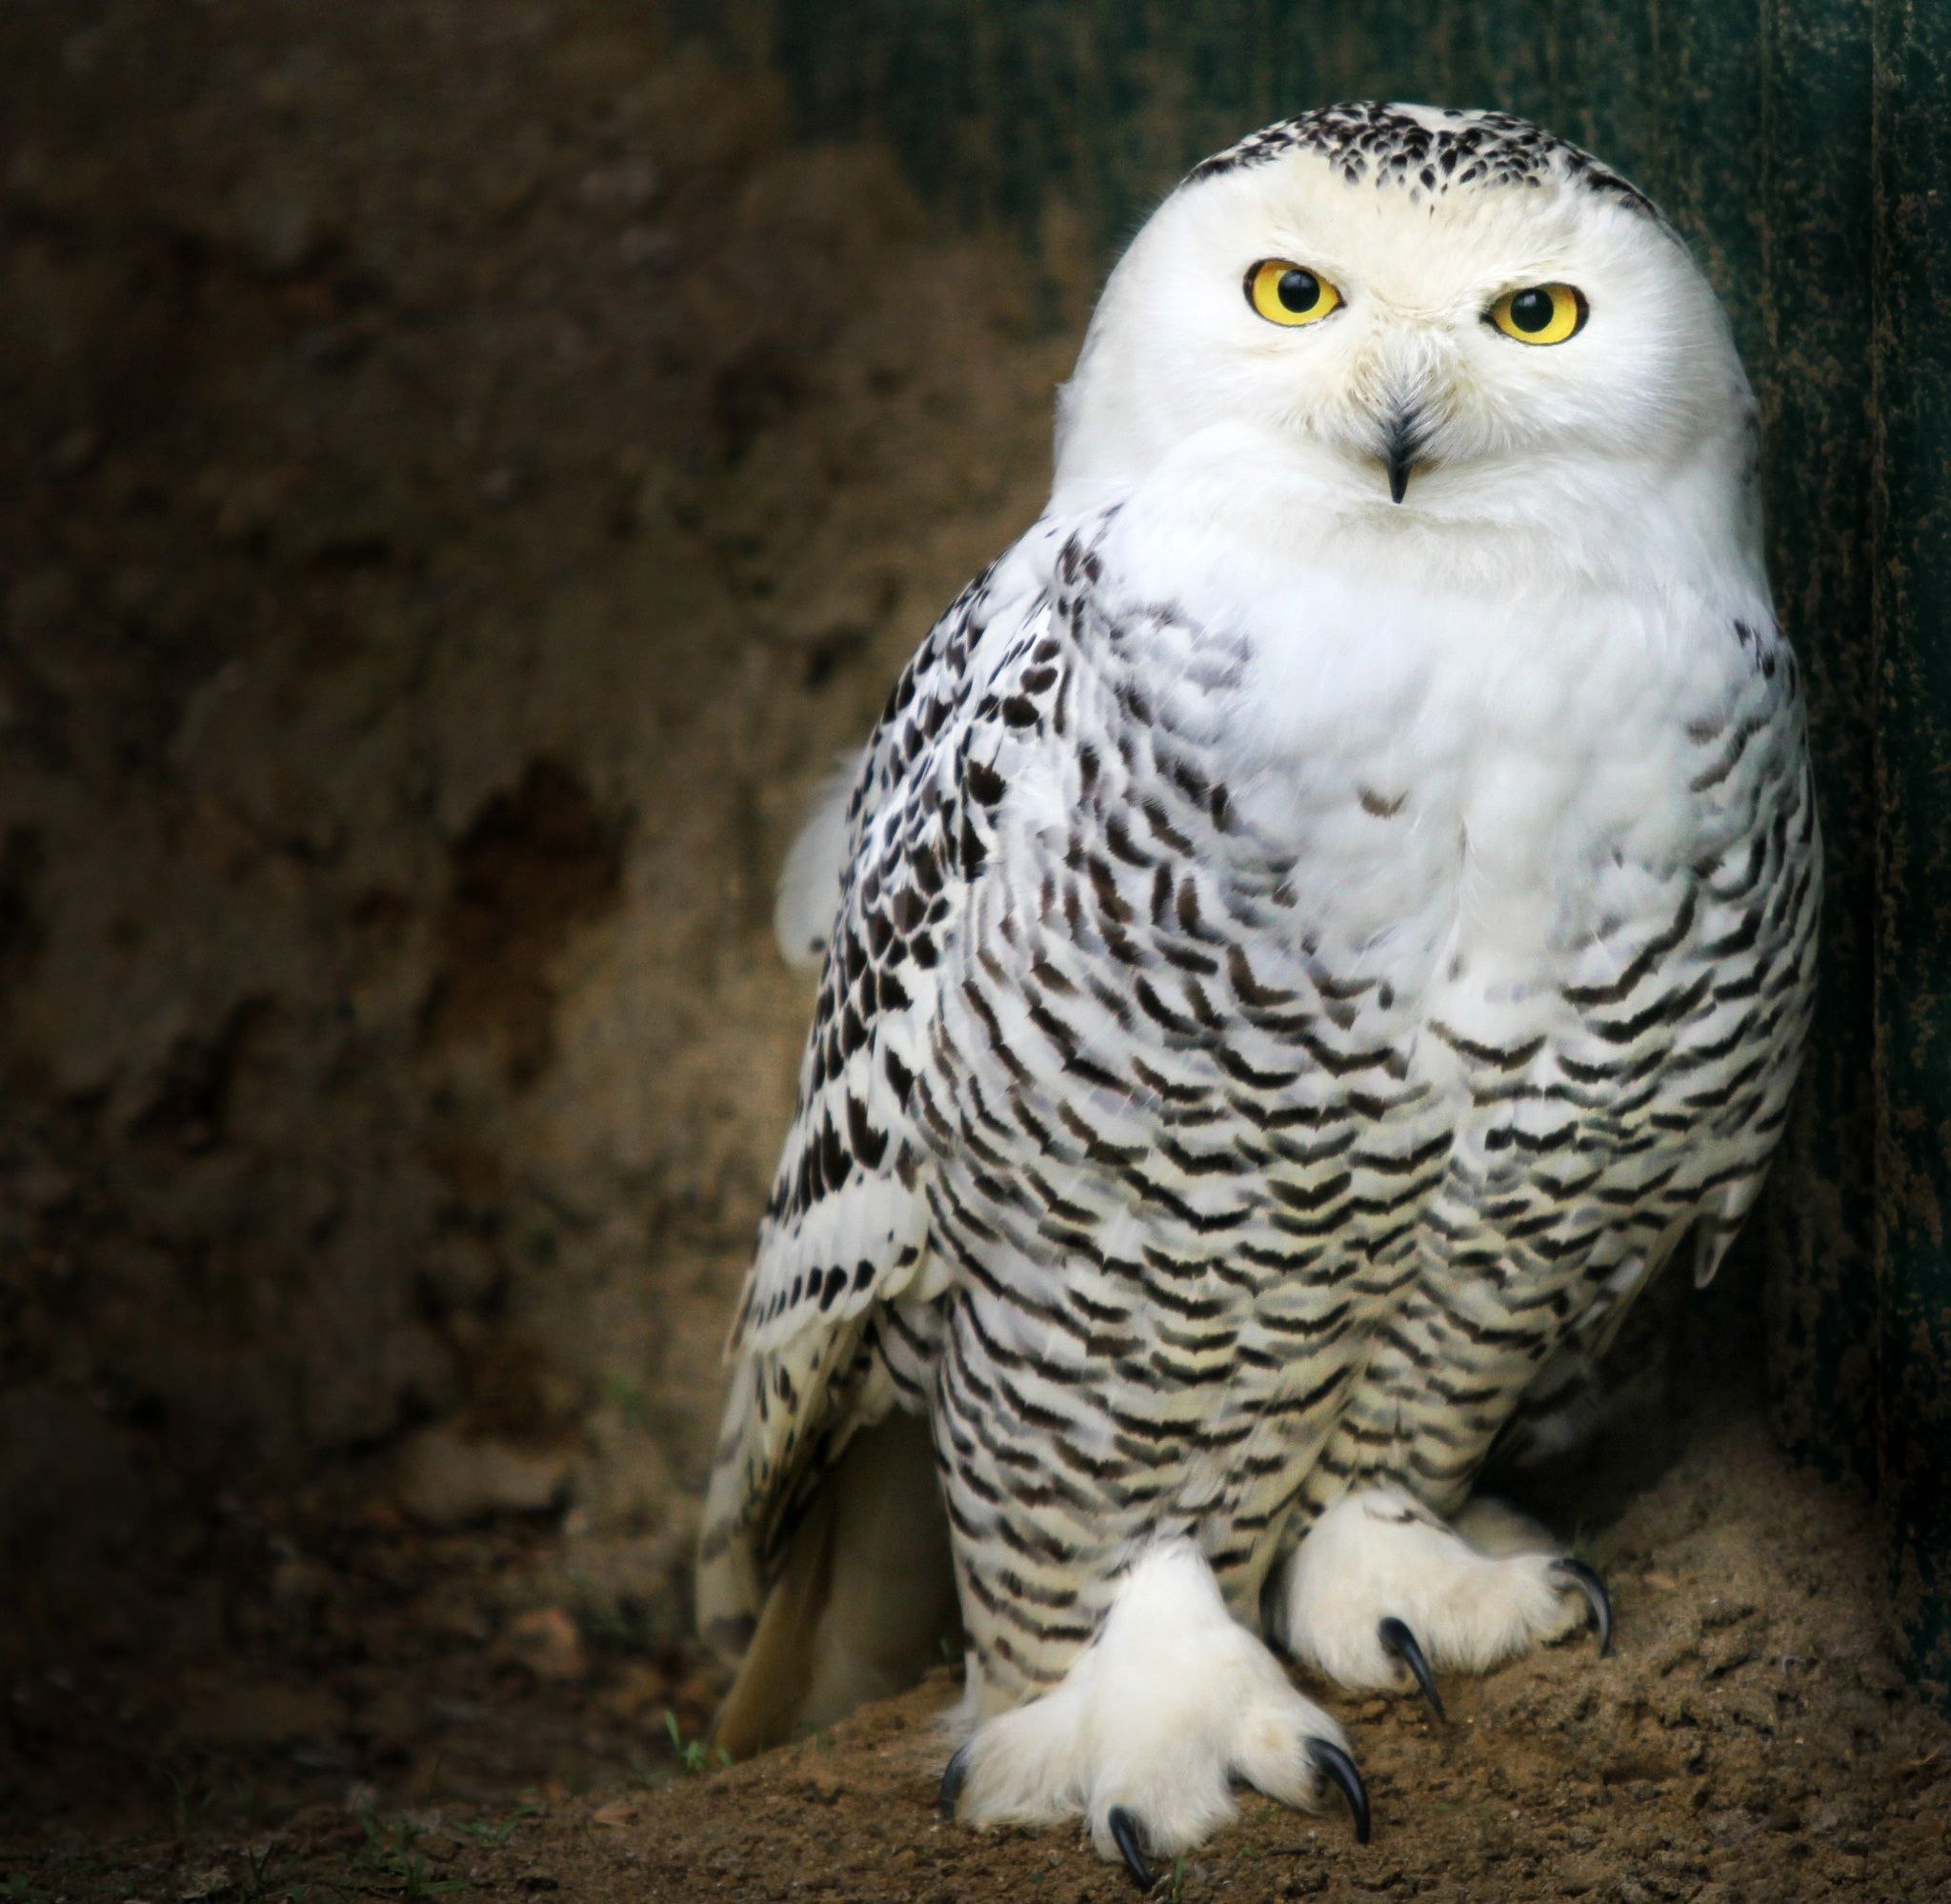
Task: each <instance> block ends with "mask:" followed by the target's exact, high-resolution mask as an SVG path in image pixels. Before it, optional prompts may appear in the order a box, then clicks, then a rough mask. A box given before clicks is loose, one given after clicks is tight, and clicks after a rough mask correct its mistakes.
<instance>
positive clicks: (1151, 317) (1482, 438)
mask: <svg viewBox="0 0 1951 1904" xmlns="http://www.w3.org/2000/svg"><path fill="white" fill-rule="evenodd" d="M1270 260H1271V261H1277V262H1286V263H1291V264H1293V265H1295V266H1297V267H1300V268H1303V269H1304V270H1305V271H1308V272H1311V273H1313V274H1314V275H1315V277H1316V278H1317V279H1318V280H1319V281H1320V282H1321V283H1322V284H1323V285H1324V286H1327V287H1332V290H1333V291H1334V292H1336V293H1338V297H1339V303H1338V305H1337V306H1336V307H1335V308H1334V309H1333V310H1332V311H1331V312H1330V313H1329V314H1328V315H1326V316H1324V317H1321V318H1320V319H1319V320H1318V321H1315V322H1305V323H1296V324H1290V323H1283V322H1277V321H1270V320H1269V318H1268V316H1266V315H1264V314H1262V311H1260V310H1257V309H1256V306H1255V302H1254V300H1253V297H1252V294H1251V274H1252V272H1253V271H1254V268H1255V267H1256V265H1257V264H1260V263H1262V262H1265V261H1270ZM1531 287H1557V288H1560V289H1563V288H1569V290H1570V291H1573V292H1575V293H1576V295H1577V296H1578V297H1579V299H1582V301H1583V306H1584V314H1583V321H1582V323H1580V324H1579V327H1578V328H1577V329H1576V331H1575V332H1574V333H1573V334H1571V335H1569V336H1568V337H1566V338H1565V339H1564V340H1563V341H1559V342H1555V343H1536V342H1531V341H1528V340H1527V339H1525V338H1524V337H1522V336H1521V335H1520V336H1514V335H1512V334H1510V330H1509V328H1508V327H1507V328H1506V329H1499V328H1498V325H1497V323H1496V322H1495V321H1494V315H1495V313H1496V311H1497V309H1498V303H1499V300H1502V299H1505V298H1507V297H1508V296H1509V295H1510V294H1511V293H1513V292H1521V291H1525V290H1526V289H1527V288H1531ZM1563 308H1564V310H1565V311H1566V312H1567V315H1568V316H1569V313H1570V311H1571V309H1572V307H1571V305H1570V304H1569V303H1566V304H1565V305H1564V307H1563ZM1542 309H1543V307H1541V306H1537V305H1535V304H1534V306H1533V307H1530V308H1527V309H1526V311H1525V312H1524V314H1526V315H1534V314H1535V313H1536V311H1539V310H1542ZM1751 435H1752V399H1751V398H1750V396H1749V394H1748V390H1747V384H1746V381H1745V379H1744V377H1743V376H1742V373H1741V369H1740V362H1739V360H1738V358H1737V356H1736V354H1735V351H1734V346H1733V342H1732V339H1731V337H1730V335H1729V332H1728V328H1727V323H1726V320H1725V318H1724V316H1723V315H1722V313H1721V311H1720V306H1719V304H1718V303H1717V301H1716V299H1715V296H1714V293H1713V291H1712V290H1711V289H1710V288H1709V286H1708V285H1707V282H1706V280H1705V279H1704V278H1703V277H1702V275H1701V274H1700V271H1699V270H1698V269H1697V268H1696V266H1695V265H1694V263H1693V261H1692V259H1691V258H1689V256H1688V255H1687V252H1686V251H1685V248H1684V247H1683V246H1682V245H1681V243H1680V242H1679V239H1678V238H1677V237H1676V236H1675V234H1674V233H1673V232H1672V230H1670V229H1669V228H1668V227H1667V226H1666V225H1664V224H1663V223H1662V222H1661V221H1660V219H1659V216H1658V214H1657V213H1656V212H1655V211H1654V210H1653V209H1652V208H1651V206H1649V205H1648V204H1647V203H1646V201H1645V200H1644V199H1643V198H1641V197H1640V196H1639V193H1638V192H1637V191H1635V190H1633V189H1632V188H1631V187H1630V186H1627V185H1626V184H1625V183H1624V182H1623V181H1621V180H1619V179H1618V178H1616V177H1615V176H1614V175H1613V174H1611V173H1610V172H1607V171H1606V170H1604V169H1603V168H1602V167H1600V166H1599V165H1598V164H1597V163H1596V162H1594V161H1593V160H1591V159H1590V158H1588V157H1587V156H1586V155H1585V154H1584V153H1582V152H1579V150H1577V149H1576V148H1573V147H1570V146H1567V145H1564V144H1562V143H1561V142H1559V141H1558V140H1556V139H1554V138H1552V137H1551V136H1550V135H1549V134H1547V133H1543V132H1540V131H1539V130H1537V129H1536V128H1534V127H1531V126H1528V125H1526V124H1525V123H1524V122H1522V121H1520V120H1516V119H1511V118H1508V117H1506V116H1504V115H1500V114H1486V113H1468V112H1449V111H1442V110H1435V109H1431V108H1426V107H1398V106H1359V107H1338V108H1329V109H1326V110H1323V111H1321V112H1317V113H1311V114H1308V115H1306V116H1305V117H1303V118H1301V119H1297V120H1292V121H1288V122H1286V123H1285V124H1284V125H1282V126H1278V127H1274V128H1270V129H1268V130H1267V131H1264V132H1261V133H1257V134H1256V135H1255V136H1254V137H1253V138H1252V139H1250V140H1247V141H1245V142H1243V144H1242V145H1240V146H1238V147H1236V148H1234V149H1233V150H1231V151H1230V152H1226V153H1221V154H1219V155H1217V157H1216V158H1214V159H1209V160H1207V161H1206V162H1205V164H1204V165H1202V166H1200V167H1199V168H1198V169H1197V170H1195V171H1194V172H1193V173H1192V175H1191V176H1190V177H1189V178H1188V179H1187V180H1186V181H1185V182H1184V184H1182V185H1181V186H1180V187H1179V188H1178V190H1176V191H1175V192H1174V193H1173V194H1172V196H1171V197H1170V198H1168V199H1167V200H1166V201H1165V203H1164V204H1163V205H1162V206H1161V207H1160V208H1159V210H1157V213H1156V214H1155V215H1154V216H1153V218H1152V219H1151V221H1150V222H1149V223H1148V224H1147V225H1146V227H1145V228H1144V230H1142V231H1141V232H1140V233H1139V235H1138V237H1137V239H1136V241H1135V242H1134V244H1133V245H1132V247H1131V249H1130V251H1128V252H1127V253H1126V255H1125V257H1124V259H1123V260H1122V262H1121V263H1120V264H1119V265H1118V267H1117V270H1116V271H1115V272H1114V273H1113V275H1112V278H1111V281H1110V283H1109V284H1108V286H1107V287H1106V289H1105V292H1104V295H1103V298H1102V300H1101V301H1100V303H1099V305H1098V309H1097V312H1096V317H1095V318H1094V319H1093V322H1092V326H1091V330H1090V333H1089V336H1088V337H1087V339H1086V342H1085V347H1084V351H1083V354H1082V356H1081V358H1080V360H1079V363H1078V367H1077V371H1076V376H1075V378H1074V379H1073V381H1072V382H1071V384H1070V385H1069V386H1068V387H1067V389H1066V391H1065V394H1064V400H1063V408H1062V412H1061V421H1060V426H1059V431H1058V459H1057V497H1058V501H1059V504H1061V503H1062V502H1063V501H1064V500H1065V499H1066V498H1067V497H1075V498H1076V499H1077V500H1079V501H1083V500H1088V499H1091V498H1093V497H1096V496H1102V495H1105V494H1108V493H1115V492H1116V491H1120V490H1129V489H1130V488H1132V487H1134V486H1135V485H1136V484H1137V483H1139V482H1141V481H1143V480H1144V479H1145V477H1146V476H1147V475H1148V474H1149V473H1150V472H1151V471H1154V470H1155V469H1157V467H1158V466H1160V465H1161V464H1162V463H1164V462H1165V461H1166V460H1167V459H1176V458H1179V457H1182V456H1184V455H1187V454H1192V455H1194V456H1199V457H1204V458H1205V459H1207V460H1208V461H1209V462H1211V463H1213V464H1215V465H1223V466H1225V467H1227V468H1229V469H1234V470H1239V471H1253V472H1254V473H1255V475H1256V476H1257V477H1259V478H1264V479H1265V480H1267V481H1269V482H1272V483H1274V484H1276V485H1277V486H1279V487H1281V488H1282V489H1283V491H1286V492H1287V493H1289V494H1291V495H1295V496H1299V497H1304V498H1305V499H1306V500H1307V502H1308V505H1309V506H1310V507H1311V508H1313V509H1316V510H1318V511H1325V512H1326V513H1328V514H1329V515H1333V516H1349V515H1352V516H1356V517H1361V518H1367V519H1371V520H1373V521H1376V522H1378V523H1379V521H1380V520H1381V519H1383V518H1389V517H1392V516H1393V519H1394V520H1396V521H1398V522H1400V523H1402V524H1403V526H1404V527H1406V526H1407V525H1408V523H1409V522H1410V521H1417V522H1419V523H1420V524H1421V525H1423V526H1424V527H1427V526H1429V525H1430V524H1432V523H1433V522H1442V521H1452V522H1458V523H1471V524H1482V523H1485V522H1521V523H1527V524H1530V525H1532V526H1535V527H1551V528H1554V529H1557V530H1560V531H1562V530H1564V529H1565V528H1566V526H1567V525H1568V524H1569V523H1570V522H1572V521H1573V520H1574V519H1577V518H1582V519H1585V520H1587V521H1599V522H1602V518H1603V517H1604V515H1605V513H1606V512H1607V511H1611V510H1613V509H1616V508H1618V507H1621V506H1626V507H1631V506H1633V503H1634V500H1635V498H1636V496H1637V495H1638V494H1639V492H1641V491H1644V492H1648V493H1652V492H1656V491H1661V490H1662V488H1664V489H1665V490H1667V491H1673V490H1674V489H1675V488H1676V486H1679V488H1688V487H1693V486H1696V485H1697V484H1698V481H1699V474H1700V471H1701V470H1702V468H1703V467H1706V468H1710V469H1711V471H1712V482H1711V484H1710V487H1712V488H1714V489H1717V490H1719V491H1722V492H1723V493H1725V492H1727V491H1731V490H1732V489H1733V488H1734V487H1736V486H1737V485H1738V484H1739V481H1740V476H1741V475H1742V473H1743V471H1744V469H1745V465H1746V462H1747V459H1748V457H1749V454H1750V450H1751ZM1392 460H1393V462H1394V463H1395V465H1396V468H1395V471H1394V472H1393V473H1394V475H1395V478H1396V480H1395V482H1394V483H1393V484H1392V482H1391V473H1392V471H1391V463H1392ZM1392 491H1394V492H1397V493H1398V494H1399V502H1398V501H1394V500H1392Z"/></svg>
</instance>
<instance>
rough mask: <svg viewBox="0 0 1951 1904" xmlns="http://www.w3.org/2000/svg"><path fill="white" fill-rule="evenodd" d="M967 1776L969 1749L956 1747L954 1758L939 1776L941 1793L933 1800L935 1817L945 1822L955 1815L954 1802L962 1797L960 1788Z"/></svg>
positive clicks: (961, 1746)
mask: <svg viewBox="0 0 1951 1904" xmlns="http://www.w3.org/2000/svg"><path fill="white" fill-rule="evenodd" d="M968 1776H969V1748H968V1747H967V1746H966V1745H958V1746H957V1747H956V1748H955V1756H954V1757H953V1758H951V1759H950V1760H949V1762H948V1765H947V1767H946V1768H945V1770H944V1771H943V1773H942V1774H941V1791H940V1792H939V1793H938V1794H936V1796H935V1816H936V1817H937V1818H940V1819H942V1820H944V1821H945V1822H946V1821H948V1820H951V1819H953V1818H954V1817H955V1800H956V1799H958V1798H959V1797H960V1796H961V1795H962V1787H963V1785H964V1783H965V1782H966V1781H967V1779H968Z"/></svg>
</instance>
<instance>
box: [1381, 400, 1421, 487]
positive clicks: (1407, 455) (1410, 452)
mask: <svg viewBox="0 0 1951 1904" xmlns="http://www.w3.org/2000/svg"><path fill="white" fill-rule="evenodd" d="M1425 440H1426V431H1425V426H1424V423H1423V418H1422V412H1421V411H1418V410H1414V409H1411V410H1398V411H1397V412H1396V414H1395V416H1394V417H1393V418H1392V419H1391V420H1390V422H1389V425H1388V428H1387V431H1386V432H1385V434H1384V435H1383V437H1382V461H1383V463H1384V464H1385V465H1386V466H1387V468H1388V471H1389V500H1390V501H1391V502H1396V503H1398V502H1400V501H1401V500H1402V498H1403V497H1404V496H1405V495H1407V494H1408V493H1409V478H1410V476H1411V475H1412V474H1413V473H1414V472H1415V470H1416V465H1417V461H1418V457H1419V456H1420V455H1421V453H1422V446H1423V443H1424V441H1425Z"/></svg>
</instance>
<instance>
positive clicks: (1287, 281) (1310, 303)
mask: <svg viewBox="0 0 1951 1904" xmlns="http://www.w3.org/2000/svg"><path fill="white" fill-rule="evenodd" d="M1276 290H1277V295H1278V297H1279V299H1280V302H1281V303H1282V304H1284V305H1285V306H1286V307H1287V309H1288V310H1289V311H1312V310H1313V309H1314V308H1315V306H1316V305H1317V304H1318V303H1320V301H1321V281H1320V279H1319V278H1317V277H1316V276H1315V274H1314V272H1312V271H1302V270H1300V269H1299V268H1298V267H1296V268H1295V269H1294V270H1293V271H1282V272H1281V273H1280V282H1279V284H1278V286H1277V287H1276Z"/></svg>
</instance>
